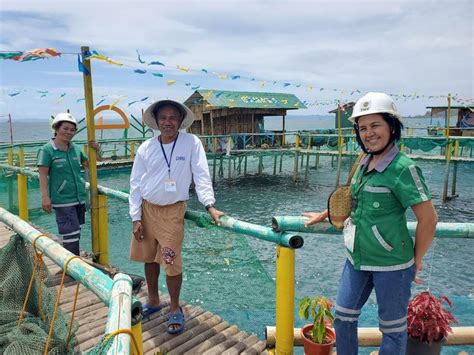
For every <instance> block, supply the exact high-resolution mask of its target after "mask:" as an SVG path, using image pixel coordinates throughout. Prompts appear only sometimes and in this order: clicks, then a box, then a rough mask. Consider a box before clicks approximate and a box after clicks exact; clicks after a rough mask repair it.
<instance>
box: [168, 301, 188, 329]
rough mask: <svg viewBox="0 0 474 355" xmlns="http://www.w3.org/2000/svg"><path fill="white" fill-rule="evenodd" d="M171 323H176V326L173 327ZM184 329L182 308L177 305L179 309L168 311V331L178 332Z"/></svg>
mask: <svg viewBox="0 0 474 355" xmlns="http://www.w3.org/2000/svg"><path fill="white" fill-rule="evenodd" d="M173 325H178V326H179V327H178V328H173V327H172V326H173ZM183 330H184V313H183V309H182V308H181V307H179V311H176V312H169V313H168V333H169V334H179V333H181V332H182V331H183Z"/></svg>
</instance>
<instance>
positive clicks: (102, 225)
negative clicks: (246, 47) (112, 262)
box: [97, 195, 109, 265]
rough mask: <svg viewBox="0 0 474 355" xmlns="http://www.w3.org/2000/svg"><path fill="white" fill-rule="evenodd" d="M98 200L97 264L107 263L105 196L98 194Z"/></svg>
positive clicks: (107, 228)
mask: <svg viewBox="0 0 474 355" xmlns="http://www.w3.org/2000/svg"><path fill="white" fill-rule="evenodd" d="M97 198H98V200H99V237H100V238H99V264H101V265H108V264H109V226H108V218H107V196H106V195H98V196H97Z"/></svg>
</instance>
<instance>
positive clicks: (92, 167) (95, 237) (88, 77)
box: [81, 46, 100, 262]
mask: <svg viewBox="0 0 474 355" xmlns="http://www.w3.org/2000/svg"><path fill="white" fill-rule="evenodd" d="M81 53H82V62H83V64H84V68H85V70H86V72H85V73H83V79H84V97H85V105H86V121H87V140H88V141H91V140H95V124H94V101H93V100H94V98H93V93H92V71H91V63H90V59H88V58H87V57H88V56H89V54H90V52H89V47H87V46H84V47H81ZM88 153H89V154H88V155H89V183H90V187H89V192H90V201H91V237H92V254H93V255H92V258H93V261H95V262H99V260H98V259H99V252H100V250H99V213H98V209H97V208H98V205H99V202H98V197H97V196H98V192H97V155H96V153H97V152H96V151H95V149H89V150H88Z"/></svg>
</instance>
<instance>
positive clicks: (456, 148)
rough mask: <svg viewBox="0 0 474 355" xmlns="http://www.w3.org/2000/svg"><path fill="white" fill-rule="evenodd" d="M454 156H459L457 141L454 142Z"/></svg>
mask: <svg viewBox="0 0 474 355" xmlns="http://www.w3.org/2000/svg"><path fill="white" fill-rule="evenodd" d="M454 156H455V157H458V156H459V141H458V140H457V139H456V141H455V142H454Z"/></svg>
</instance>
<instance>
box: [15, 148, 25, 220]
mask: <svg viewBox="0 0 474 355" xmlns="http://www.w3.org/2000/svg"><path fill="white" fill-rule="evenodd" d="M18 165H19V166H20V167H21V168H23V167H24V166H25V151H24V148H23V146H20V151H19V153H18ZM17 176H18V210H19V216H20V218H21V219H23V220H25V221H27V220H28V179H27V177H26V176H25V175H22V174H18V175H17Z"/></svg>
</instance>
